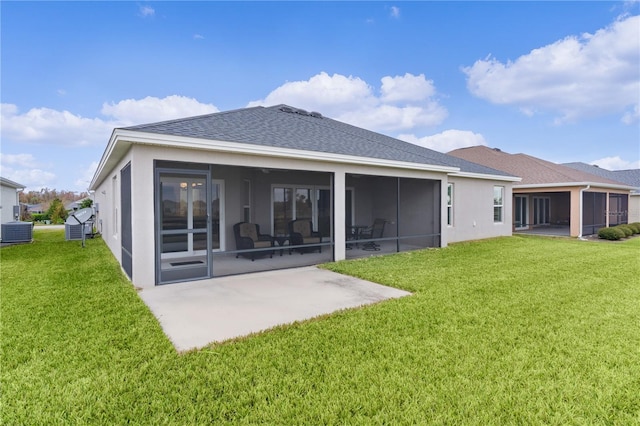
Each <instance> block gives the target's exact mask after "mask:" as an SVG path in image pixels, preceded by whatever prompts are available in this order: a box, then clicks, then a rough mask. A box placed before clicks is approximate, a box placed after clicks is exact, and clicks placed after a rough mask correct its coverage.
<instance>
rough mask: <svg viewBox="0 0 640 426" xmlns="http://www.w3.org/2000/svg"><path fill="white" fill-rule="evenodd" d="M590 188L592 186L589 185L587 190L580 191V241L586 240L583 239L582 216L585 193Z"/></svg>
mask: <svg viewBox="0 0 640 426" xmlns="http://www.w3.org/2000/svg"><path fill="white" fill-rule="evenodd" d="M589 188H591V185H589V184H587V186H586V187H585V188H581V189H580V233H579V234H578V239H579V240H584V238H583V237H582V225H583V221H584V219H583V214H582V210H583V209H584V201H583V199H584V195H583V194H584V192H585V191H588V190H589Z"/></svg>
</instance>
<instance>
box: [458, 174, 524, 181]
mask: <svg viewBox="0 0 640 426" xmlns="http://www.w3.org/2000/svg"><path fill="white" fill-rule="evenodd" d="M449 176H452V177H463V178H470V179H486V180H498V181H502V182H520V181H521V180H522V178H521V177H517V176H504V175H489V174H485V173H471V172H455V173H449Z"/></svg>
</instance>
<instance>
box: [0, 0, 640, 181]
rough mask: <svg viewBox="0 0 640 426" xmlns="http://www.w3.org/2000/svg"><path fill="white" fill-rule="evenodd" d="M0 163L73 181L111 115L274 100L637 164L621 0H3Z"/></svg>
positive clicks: (447, 140)
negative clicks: (97, 0)
mask: <svg viewBox="0 0 640 426" xmlns="http://www.w3.org/2000/svg"><path fill="white" fill-rule="evenodd" d="M0 14H1V43H2V46H1V47H2V50H1V64H2V65H1V67H2V68H1V92H0V96H1V102H2V122H1V124H2V129H1V138H2V139H1V144H2V145H1V150H0V153H1V154H0V166H1V169H0V175H2V176H3V177H5V178H8V179H11V180H14V181H16V182H19V183H22V184H24V185H26V186H27V187H28V189H39V188H43V187H48V188H55V189H59V190H62V189H64V190H73V191H83V190H86V188H87V186H88V184H89V181H90V180H91V177H92V176H93V172H94V170H95V167H96V165H97V162H98V161H99V160H100V157H101V155H102V153H103V151H104V148H105V147H106V144H107V142H108V140H109V136H110V135H111V131H112V130H113V128H114V127H122V126H128V125H133V124H141V123H148V122H154V121H161V120H165V119H171V118H179V117H186V116H191V115H198V114H205V113H209V112H216V111H224V110H229V109H236V108H243V107H247V106H254V105H274V104H280V103H286V104H289V105H292V106H295V107H299V108H304V109H308V110H316V111H319V112H321V113H322V114H324V115H326V116H329V117H332V118H335V119H338V120H341V121H346V122H349V123H351V124H354V125H357V126H361V127H365V128H368V129H370V130H374V131H378V132H381V133H385V134H388V135H390V136H393V137H398V138H400V139H403V140H407V141H409V142H412V143H416V144H419V145H422V146H426V147H428V148H431V149H435V150H438V151H442V152H447V151H449V150H452V149H456V148H460V147H464V146H472V145H478V144H483V145H487V146H490V147H496V148H500V149H502V150H503V151H506V152H510V153H519V152H522V153H526V154H530V155H533V156H536V157H540V158H543V159H546V160H549V161H554V162H559V163H561V162H572V161H583V162H586V163H594V164H598V165H600V166H601V167H605V168H609V169H612V170H613V169H627V168H638V167H640V128H639V119H640V111H639V102H640V5H639V3H638V2H637V1H633V2H573V1H572V2H551V1H549V2H455V1H452V2H444V1H442V2H386V1H375V2H364V1H358V2H268V1H263V2H126V1H121V2H11V1H3V2H2V3H1V4H0Z"/></svg>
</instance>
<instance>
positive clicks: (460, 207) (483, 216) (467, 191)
mask: <svg viewBox="0 0 640 426" xmlns="http://www.w3.org/2000/svg"><path fill="white" fill-rule="evenodd" d="M449 182H450V183H453V185H454V193H453V225H452V226H446V225H445V226H446V228H447V231H446V232H447V240H448V242H449V243H453V242H458V241H468V240H479V239H483V238H492V237H500V236H510V235H512V223H513V217H512V216H513V212H512V198H513V197H512V184H511V183H509V182H501V181H492V180H480V179H469V178H459V177H450V178H449ZM494 186H503V187H504V205H503V221H502V222H500V223H495V222H494V221H493V188H494ZM446 190H447V189H446V186H445V188H444V189H443V191H444V195H445V198H444V200H443V205H444V213H443V218H444V221H445V223H446V220H447V214H446Z"/></svg>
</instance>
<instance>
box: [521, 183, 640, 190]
mask: <svg viewBox="0 0 640 426" xmlns="http://www.w3.org/2000/svg"><path fill="white" fill-rule="evenodd" d="M567 186H576V187H587V186H591V187H592V188H593V187H594V186H595V187H597V188H608V189H622V190H628V191H632V190H633V189H634V187H633V186H629V185H616V184H613V183H603V182H565V183H539V184H526V185H514V186H513V189H535V188H560V187H567Z"/></svg>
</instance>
